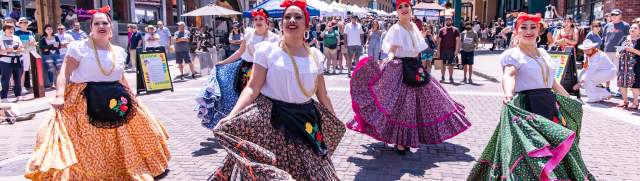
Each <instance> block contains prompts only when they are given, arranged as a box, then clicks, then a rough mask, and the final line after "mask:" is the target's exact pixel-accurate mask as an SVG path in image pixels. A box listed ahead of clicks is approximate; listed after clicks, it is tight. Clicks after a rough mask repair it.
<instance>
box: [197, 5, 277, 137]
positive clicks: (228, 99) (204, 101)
mask: <svg viewBox="0 0 640 181" xmlns="http://www.w3.org/2000/svg"><path fill="white" fill-rule="evenodd" d="M251 16H252V17H253V24H254V28H255V29H247V30H246V31H245V34H244V38H243V39H242V43H241V44H240V49H238V51H236V52H235V53H233V54H232V55H231V56H230V57H228V58H227V59H225V60H223V61H221V62H219V63H218V65H219V66H218V67H216V73H215V74H212V75H211V77H209V81H208V83H207V85H206V86H205V88H204V90H203V91H202V93H201V94H200V96H198V98H197V99H196V100H197V102H198V118H200V119H202V125H203V126H204V127H206V128H208V129H213V127H215V126H216V124H218V121H219V120H220V119H222V118H223V117H225V116H227V115H228V114H229V112H231V109H232V108H233V106H234V105H235V104H236V101H238V96H239V95H240V92H242V89H243V88H244V87H246V85H247V82H248V81H249V78H250V77H251V74H252V72H251V67H252V65H253V56H254V54H255V52H256V47H255V46H256V44H258V43H260V42H264V41H268V42H276V41H278V40H279V39H280V38H279V36H278V35H276V34H275V33H272V32H270V31H269V30H268V28H269V27H268V25H269V15H268V14H267V11H266V10H264V9H262V8H260V9H257V10H255V11H253V12H251ZM239 58H241V59H242V60H239ZM238 60H239V61H238Z"/></svg>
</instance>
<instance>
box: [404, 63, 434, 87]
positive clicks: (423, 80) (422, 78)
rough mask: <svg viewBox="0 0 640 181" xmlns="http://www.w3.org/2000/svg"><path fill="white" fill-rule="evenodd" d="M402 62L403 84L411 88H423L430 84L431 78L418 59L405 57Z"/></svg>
mask: <svg viewBox="0 0 640 181" xmlns="http://www.w3.org/2000/svg"><path fill="white" fill-rule="evenodd" d="M400 60H401V61H402V82H403V83H404V84H405V85H407V86H409V87H421V86H424V85H426V84H427V83H429V80H430V78H431V76H430V75H429V73H428V72H427V71H426V69H425V68H424V67H423V66H422V62H421V61H420V59H418V58H413V57H403V58H400Z"/></svg>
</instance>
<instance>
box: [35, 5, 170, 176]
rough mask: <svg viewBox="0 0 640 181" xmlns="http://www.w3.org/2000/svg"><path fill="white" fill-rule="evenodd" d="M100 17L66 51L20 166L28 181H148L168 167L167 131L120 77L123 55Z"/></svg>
mask: <svg viewBox="0 0 640 181" xmlns="http://www.w3.org/2000/svg"><path fill="white" fill-rule="evenodd" d="M108 12H109V8H108V7H104V8H101V9H99V10H97V11H96V10H91V11H90V13H94V14H92V16H91V20H90V21H89V25H90V28H91V34H90V36H89V38H88V39H85V40H80V41H75V42H73V43H71V44H69V46H68V51H67V54H66V57H65V60H64V62H63V63H62V69H61V72H60V75H59V76H58V79H57V84H56V85H57V86H56V88H57V91H56V97H55V99H54V101H53V102H52V106H53V108H54V109H52V110H51V111H50V114H51V115H50V118H49V119H48V120H46V121H45V122H44V124H42V126H41V127H40V130H39V131H38V136H37V138H36V146H35V151H34V153H33V155H32V157H31V159H30V160H29V162H28V164H27V173H26V175H25V177H27V178H29V179H32V180H153V177H154V176H157V175H160V174H162V173H163V172H164V171H165V169H166V168H167V166H168V163H169V159H170V155H169V147H168V146H167V139H168V135H167V132H166V130H165V128H164V126H163V125H162V124H161V123H160V122H159V121H157V120H156V119H154V118H153V117H152V116H151V114H150V113H149V111H147V109H146V108H145V107H144V106H143V105H142V103H141V102H138V101H137V100H136V98H135V97H134V95H133V93H132V92H131V89H130V88H129V84H127V80H126V79H125V78H124V66H125V64H124V62H125V60H126V56H127V54H126V52H125V50H124V49H123V48H121V47H118V46H116V45H112V44H111V43H110V42H109V39H110V38H111V36H112V34H111V26H112V24H111V16H110V15H109V14H107V13H108Z"/></svg>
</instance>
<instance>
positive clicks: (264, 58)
mask: <svg viewBox="0 0 640 181" xmlns="http://www.w3.org/2000/svg"><path fill="white" fill-rule="evenodd" d="M274 45H275V44H274V43H271V42H266V41H265V42H260V43H258V44H256V45H255V46H254V47H255V49H256V51H255V52H254V53H253V63H256V64H258V65H260V66H262V67H264V68H265V69H269V54H271V52H272V49H273V50H275V48H278V47H275V46H274Z"/></svg>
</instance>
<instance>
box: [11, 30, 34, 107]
mask: <svg viewBox="0 0 640 181" xmlns="http://www.w3.org/2000/svg"><path fill="white" fill-rule="evenodd" d="M29 25H31V21H29V20H28V19H27V18H26V17H21V18H20V19H18V26H19V28H18V29H16V31H15V33H14V35H16V36H18V37H20V40H21V41H22V45H23V46H24V51H22V65H23V70H24V73H23V74H22V76H20V82H23V83H24V82H25V81H24V79H25V76H28V77H30V76H31V74H30V73H29V70H30V69H31V61H29V59H30V55H29V52H31V51H35V50H36V37H35V34H34V33H33V32H32V31H31V30H28V28H29ZM28 84H29V83H28V82H27V84H24V85H25V86H28ZM26 93H27V91H26V89H25V88H24V87H23V89H22V94H26Z"/></svg>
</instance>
